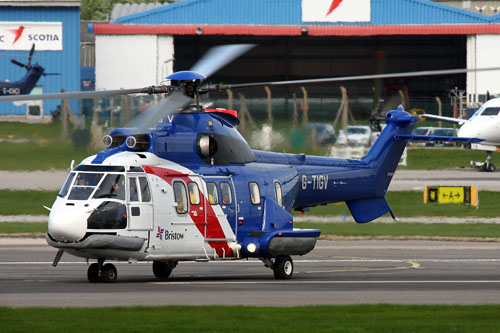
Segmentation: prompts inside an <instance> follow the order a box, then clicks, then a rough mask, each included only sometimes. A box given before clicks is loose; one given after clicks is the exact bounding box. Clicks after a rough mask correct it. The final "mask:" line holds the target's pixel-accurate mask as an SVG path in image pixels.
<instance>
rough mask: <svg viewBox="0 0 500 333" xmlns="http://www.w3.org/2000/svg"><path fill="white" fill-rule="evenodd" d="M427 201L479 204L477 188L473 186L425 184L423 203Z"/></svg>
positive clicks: (474, 205) (475, 205)
mask: <svg viewBox="0 0 500 333" xmlns="http://www.w3.org/2000/svg"><path fill="white" fill-rule="evenodd" d="M428 202H437V203H440V204H449V203H463V204H465V205H470V206H473V207H477V206H478V205H479V199H478V192H477V188H476V187H474V186H426V187H425V192H424V203H428Z"/></svg>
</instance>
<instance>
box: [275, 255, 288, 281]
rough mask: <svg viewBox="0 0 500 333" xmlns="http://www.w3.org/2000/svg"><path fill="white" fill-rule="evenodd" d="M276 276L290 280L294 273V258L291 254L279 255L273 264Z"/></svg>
mask: <svg viewBox="0 0 500 333" xmlns="http://www.w3.org/2000/svg"><path fill="white" fill-rule="evenodd" d="M273 272H274V277H275V278H276V279H278V280H288V279H290V278H291V277H292V275H293V260H292V258H291V257H290V256H285V257H278V258H276V259H275V261H274V265H273Z"/></svg>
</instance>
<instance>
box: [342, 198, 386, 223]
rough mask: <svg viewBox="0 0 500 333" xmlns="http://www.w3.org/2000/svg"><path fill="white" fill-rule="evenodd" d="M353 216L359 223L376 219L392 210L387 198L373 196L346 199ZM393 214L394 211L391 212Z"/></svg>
mask: <svg viewBox="0 0 500 333" xmlns="http://www.w3.org/2000/svg"><path fill="white" fill-rule="evenodd" d="M346 204H347V206H348V207H349V210H350V211H351V214H352V217H353V218H354V220H355V221H356V222H358V223H365V222H370V221H372V220H375V219H376V218H377V217H380V216H382V215H384V214H385V213H388V212H391V207H389V204H388V203H387V200H385V198H383V197H382V198H371V199H360V200H350V201H346ZM391 214H392V213H391Z"/></svg>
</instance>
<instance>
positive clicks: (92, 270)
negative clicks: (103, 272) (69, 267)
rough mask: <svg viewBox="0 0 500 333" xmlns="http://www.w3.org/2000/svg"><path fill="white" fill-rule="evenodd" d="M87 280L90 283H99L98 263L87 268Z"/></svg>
mask: <svg viewBox="0 0 500 333" xmlns="http://www.w3.org/2000/svg"><path fill="white" fill-rule="evenodd" d="M87 278H88V279H89V282H90V283H96V282H99V264H98V263H96V262H95V263H93V264H92V265H90V266H89V269H88V270H87Z"/></svg>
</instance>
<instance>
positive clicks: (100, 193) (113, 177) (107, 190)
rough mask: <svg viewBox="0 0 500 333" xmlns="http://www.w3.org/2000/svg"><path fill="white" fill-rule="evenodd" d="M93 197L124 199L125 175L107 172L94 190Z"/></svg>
mask: <svg viewBox="0 0 500 333" xmlns="http://www.w3.org/2000/svg"><path fill="white" fill-rule="evenodd" d="M93 198H94V199H102V198H112V199H118V200H125V177H124V176H123V175H120V174H108V175H106V177H105V178H104V180H103V181H102V183H101V185H100V186H99V188H98V189H97V191H96V192H95V194H94V196H93Z"/></svg>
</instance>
